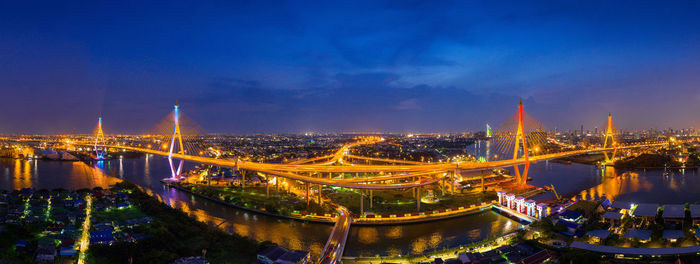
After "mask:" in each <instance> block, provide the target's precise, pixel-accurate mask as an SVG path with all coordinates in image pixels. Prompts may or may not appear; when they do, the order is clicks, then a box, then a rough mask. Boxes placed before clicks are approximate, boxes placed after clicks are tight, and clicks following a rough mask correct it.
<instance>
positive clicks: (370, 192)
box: [369, 189, 374, 208]
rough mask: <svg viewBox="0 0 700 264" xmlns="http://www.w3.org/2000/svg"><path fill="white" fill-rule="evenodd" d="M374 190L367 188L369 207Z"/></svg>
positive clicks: (370, 206)
mask: <svg viewBox="0 0 700 264" xmlns="http://www.w3.org/2000/svg"><path fill="white" fill-rule="evenodd" d="M373 192H374V190H372V189H370V190H369V208H372V196H373Z"/></svg>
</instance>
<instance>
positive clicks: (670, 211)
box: [662, 204, 685, 218]
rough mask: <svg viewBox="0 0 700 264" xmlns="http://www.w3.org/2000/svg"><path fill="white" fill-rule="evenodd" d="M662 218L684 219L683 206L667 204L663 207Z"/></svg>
mask: <svg viewBox="0 0 700 264" xmlns="http://www.w3.org/2000/svg"><path fill="white" fill-rule="evenodd" d="M662 217H663V218H685V205H682V204H667V205H664V212H663V214H662Z"/></svg>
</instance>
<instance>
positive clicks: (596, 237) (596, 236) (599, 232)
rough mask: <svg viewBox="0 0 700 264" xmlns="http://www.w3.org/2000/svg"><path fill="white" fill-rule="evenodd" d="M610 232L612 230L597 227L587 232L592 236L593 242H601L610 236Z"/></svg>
mask: <svg viewBox="0 0 700 264" xmlns="http://www.w3.org/2000/svg"><path fill="white" fill-rule="evenodd" d="M610 233H611V232H610V230H605V229H595V230H591V231H588V233H586V235H587V236H589V237H591V239H592V240H593V242H595V243H600V241H603V240H605V239H607V238H608V237H609V236H610Z"/></svg>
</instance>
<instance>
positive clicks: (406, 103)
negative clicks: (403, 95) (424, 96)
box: [394, 98, 423, 110]
mask: <svg viewBox="0 0 700 264" xmlns="http://www.w3.org/2000/svg"><path fill="white" fill-rule="evenodd" d="M394 109H396V110H423V107H421V106H420V105H418V99H416V98H411V99H407V100H403V101H401V102H399V104H398V105H396V106H394Z"/></svg>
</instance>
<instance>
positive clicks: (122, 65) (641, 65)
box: [0, 1, 700, 133]
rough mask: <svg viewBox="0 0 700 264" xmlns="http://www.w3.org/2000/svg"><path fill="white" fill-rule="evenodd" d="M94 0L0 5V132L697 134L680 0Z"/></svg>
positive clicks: (693, 21) (699, 25) (688, 9)
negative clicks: (177, 113) (192, 127)
mask: <svg viewBox="0 0 700 264" xmlns="http://www.w3.org/2000/svg"><path fill="white" fill-rule="evenodd" d="M97 2H100V1H97ZM97 2H96V1H81V2H70V3H67V2H60V1H15V2H9V1H6V2H2V3H0V72H1V74H0V92H1V95H2V96H0V133H19V132H25V133H50V132H77V133H81V132H89V131H91V130H92V128H93V127H94V125H95V124H94V123H95V119H96V117H97V115H99V114H100V113H101V114H102V115H103V116H104V119H105V127H106V128H107V129H108V131H111V132H127V133H138V132H148V131H149V129H151V128H152V127H153V126H154V125H155V124H156V123H157V122H158V121H160V120H161V119H162V118H163V117H164V116H166V115H167V113H168V112H169V111H170V110H171V107H172V106H171V105H172V104H173V102H174V101H175V100H178V101H179V102H180V104H181V105H182V110H183V112H184V113H186V114H187V115H188V116H189V117H190V118H192V119H193V120H196V122H198V123H199V125H200V126H201V127H203V128H204V130H205V131H207V132H231V133H248V132H305V131H326V132H351V131H352V132H359V131H391V132H460V131H467V130H472V131H473V130H477V129H483V127H484V126H485V124H486V123H490V124H492V125H493V124H499V123H502V122H503V121H505V120H506V119H507V118H508V117H509V116H510V115H511V114H512V113H513V112H514V111H515V108H516V106H517V101H518V99H519V98H521V97H522V98H524V102H525V107H526V111H528V112H529V113H530V114H531V115H532V116H533V117H535V118H536V119H537V120H539V121H540V122H541V123H542V124H544V125H546V126H547V127H549V128H554V127H557V128H558V129H569V128H571V129H573V128H578V127H579V126H580V125H584V126H585V127H593V126H600V125H602V124H604V122H605V118H606V115H607V113H608V112H613V115H614V118H615V122H616V124H617V126H618V127H620V128H629V129H634V128H646V127H657V128H664V127H669V126H673V127H690V126H694V127H696V128H697V127H699V126H700V120H699V119H700V118H699V117H698V114H699V113H700V88H699V87H700V85H699V84H700V67H699V66H700V48H699V47H700V45H699V44H700V30H699V29H700V18H699V16H697V14H698V13H700V12H699V11H700V6H699V4H697V3H695V2H692V1H687V2H686V1H673V3H670V4H669V3H666V2H662V1H656V2H645V1H624V2H623V1H615V3H610V2H612V1H600V2H595V1H581V2H577V3H568V2H567V3H562V1H538V2H536V3H533V2H531V1H522V2H494V1H481V2H477V1H454V2H452V1H425V2H421V1H389V2H385V1H351V2H344V3H343V2H333V1H319V2H311V1H305V2H298V1H289V2H287V1H210V2H204V1H191V2H183V1H119V2H116V1H115V2H112V3H104V2H101V3H97Z"/></svg>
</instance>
